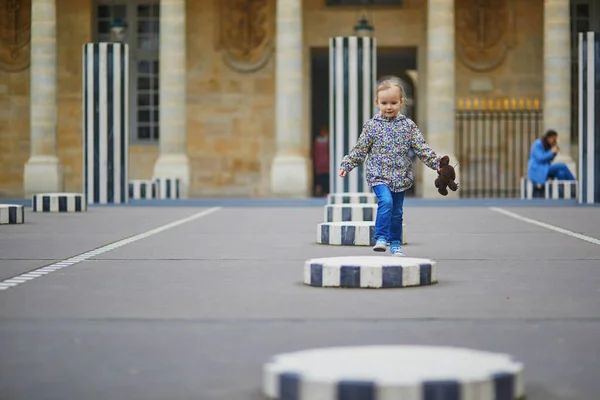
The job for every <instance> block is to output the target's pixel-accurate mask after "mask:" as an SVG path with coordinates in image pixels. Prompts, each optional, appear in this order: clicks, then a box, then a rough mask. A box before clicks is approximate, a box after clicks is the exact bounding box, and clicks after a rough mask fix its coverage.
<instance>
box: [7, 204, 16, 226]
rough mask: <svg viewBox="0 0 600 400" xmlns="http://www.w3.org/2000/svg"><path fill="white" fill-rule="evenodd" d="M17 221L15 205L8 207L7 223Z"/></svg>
mask: <svg viewBox="0 0 600 400" xmlns="http://www.w3.org/2000/svg"><path fill="white" fill-rule="evenodd" d="M17 222H18V221H17V207H8V223H9V224H16V223H17Z"/></svg>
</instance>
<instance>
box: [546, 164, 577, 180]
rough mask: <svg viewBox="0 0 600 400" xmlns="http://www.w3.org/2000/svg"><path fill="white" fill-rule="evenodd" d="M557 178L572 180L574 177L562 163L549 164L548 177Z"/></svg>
mask: <svg viewBox="0 0 600 400" xmlns="http://www.w3.org/2000/svg"><path fill="white" fill-rule="evenodd" d="M554 178H556V179H558V180H560V181H574V180H575V177H574V176H573V174H572V173H571V171H569V167H567V166H566V165H565V164H563V163H556V164H552V165H550V169H549V170H548V179H554Z"/></svg>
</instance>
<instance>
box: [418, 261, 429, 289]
mask: <svg viewBox="0 0 600 400" xmlns="http://www.w3.org/2000/svg"><path fill="white" fill-rule="evenodd" d="M419 284H420V285H431V264H420V265H419Z"/></svg>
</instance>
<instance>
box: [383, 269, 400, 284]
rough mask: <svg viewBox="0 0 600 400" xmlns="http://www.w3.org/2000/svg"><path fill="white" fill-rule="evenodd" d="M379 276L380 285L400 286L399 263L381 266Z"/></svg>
mask: <svg viewBox="0 0 600 400" xmlns="http://www.w3.org/2000/svg"><path fill="white" fill-rule="evenodd" d="M381 278H382V281H381V287H384V288H390V287H402V267H401V266H399V265H398V266H395V265H394V266H383V267H381Z"/></svg>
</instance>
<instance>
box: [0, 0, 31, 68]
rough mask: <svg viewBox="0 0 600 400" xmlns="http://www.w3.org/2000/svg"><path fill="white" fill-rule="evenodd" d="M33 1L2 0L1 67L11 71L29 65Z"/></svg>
mask: <svg viewBox="0 0 600 400" xmlns="http://www.w3.org/2000/svg"><path fill="white" fill-rule="evenodd" d="M30 39H31V1H30V0H0V69H3V70H5V71H9V72H16V71H21V70H23V69H25V68H27V67H29V60H30V56H29V43H30Z"/></svg>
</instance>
